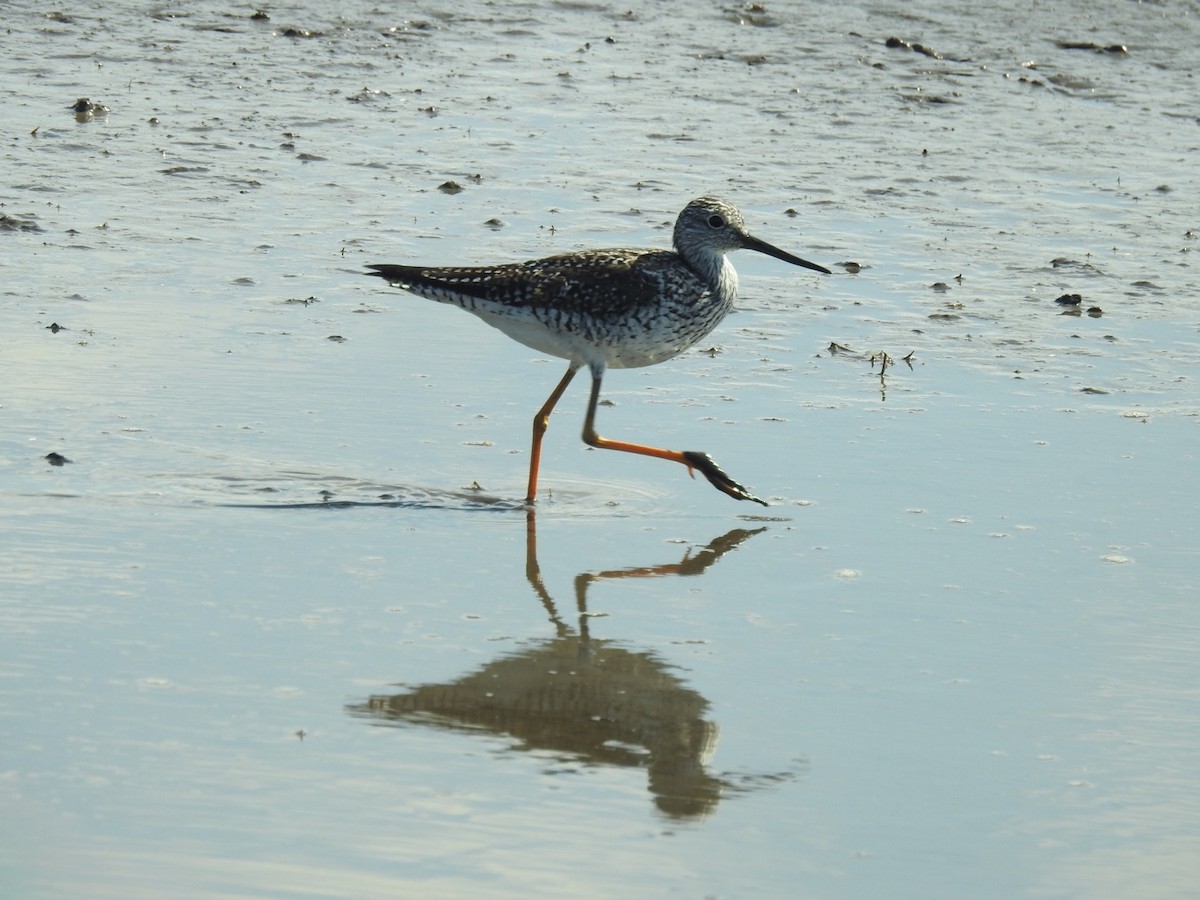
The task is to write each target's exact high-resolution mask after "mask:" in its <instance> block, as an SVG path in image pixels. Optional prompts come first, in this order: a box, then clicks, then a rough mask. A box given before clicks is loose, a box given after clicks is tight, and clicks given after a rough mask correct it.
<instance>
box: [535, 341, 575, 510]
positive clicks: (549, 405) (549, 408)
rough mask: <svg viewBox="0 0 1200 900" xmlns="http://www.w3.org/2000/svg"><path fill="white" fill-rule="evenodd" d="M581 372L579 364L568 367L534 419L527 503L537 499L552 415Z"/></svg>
mask: <svg viewBox="0 0 1200 900" xmlns="http://www.w3.org/2000/svg"><path fill="white" fill-rule="evenodd" d="M578 371H579V364H578V363H571V365H569V366H568V367H567V374H566V375H564V376H563V377H562V381H560V382H559V383H558V386H557V387H555V388H554V390H552V391H551V392H550V396H549V397H547V398H546V402H545V403H543V404H542V408H541V409H539V410H538V411H537V415H536V416H534V417H533V444H532V446H531V447H530V448H529V487H528V488H527V489H526V490H525V502H526V503H532V502H533V501H534V498H536V497H537V484H538V466H539V465H540V464H541V459H542V437H543V436H544V435H545V434H546V428H547V426H549V424H550V413H552V412H554V407H555V405H556V404H557V403H558V401H559V399H560V398H561V397H562V395H563V391H565V390H566V389H567V385H569V384H570V383H571V379H572V378H574V377H575V373H576V372H578Z"/></svg>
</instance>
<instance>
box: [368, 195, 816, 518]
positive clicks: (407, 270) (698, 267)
mask: <svg viewBox="0 0 1200 900" xmlns="http://www.w3.org/2000/svg"><path fill="white" fill-rule="evenodd" d="M674 244H675V250H674V251H671V250H631V249H620V248H619V249H612V250H580V251H578V252H575V253H564V254H561V255H559V256H550V257H546V258H545V259H535V260H530V261H529V262H522V263H508V264H503V265H496V266H410V265H387V264H381V265H370V266H367V268H368V269H370V270H371V272H370V273H369V274H371V275H377V276H379V277H380V278H383V279H384V280H386V281H387V282H388V284H390V285H393V286H394V287H398V288H403V289H404V290H406V291H409V292H411V293H413V294H417V295H418V296H421V297H426V298H428V299H430V300H437V301H438V302H440V303H450V304H453V305H454V306H460V307H462V308H463V309H465V310H466V311H467V312H471V313H474V314H475V315H477V316H478V317H479V318H481V319H483V321H485V322H487V323H488V324H489V325H492V326H494V327H496V328H499V329H500V330H501V331H503V332H504V333H505V334H507V335H508V336H509V337H510V338H513V339H514V340H517V341H520V342H521V343H522V344H524V345H525V346H527V347H532V348H533V349H534V350H537V351H539V352H540V353H548V354H550V355H551V356H557V357H560V358H561V359H565V360H567V372H566V374H565V375H563V377H562V380H561V381H559V382H558V384H557V385H556V386H555V388H554V390H553V391H551V392H550V396H549V397H547V398H546V402H545V403H543V404H542V408H541V409H539V410H538V412H537V415H536V416H534V417H533V444H532V446H531V449H530V457H529V484H528V488H527V490H526V494H525V502H526V503H527V504H532V503H533V502H534V500H535V499H536V497H537V488H538V466H539V464H540V460H541V455H542V438H543V436H544V435H545V433H546V428H547V425H548V424H549V421H550V413H551V412H553V410H554V407H555V405H556V404H557V403H558V401H559V400H560V399H561V398H562V395H563V392H565V391H566V389H567V386H568V385H569V384H570V383H571V379H573V378H574V377H575V375H576V373H577V372H578V371H579V370H580V369H581V368H583V367H584V366H587V367H588V370H589V371H590V372H591V376H592V391H591V395H590V397H589V399H588V407H587V415H586V416H585V417H584V420H583V441H584V443H586V444H588V445H589V446H591V447H596V448H598V449H601V450H620V451H622V452H625V453H638V454H641V455H643V456H652V457H655V458H657V459H666V460H670V461H671V462H677V463H682V464H683V465H684V466H686V467H687V469H688V474H690V475H692V477H695V475H694V472H695V471H699V472H700V473H701V474H702V475H704V477H705V478H707V479H708V480H709V482H710V483H711V484H712V485H713V487H715V488H716V489H717V490H719V491H723V492H725V493H726V494H728V495H729V496H730V497H733V498H734V499H736V500H752V501H754V502H755V503H761V504H762V505H763V506H766V505H767V502H766V501H765V500H761V499H759V498H758V497H755V496H754V495H753V494H751V493H750V492H749V491H748V490H747V489H746V488H744V487H743V486H742V485H740V484H738V483H737V482H736V481H734V480H733V479H732V478H730V477H729V476H728V475H726V474H725V472H724V471H722V470H721V468H720V467H719V466H718V465H717V464H716V463H715V462H714V461H713V459H712V457H710V456H709V455H708V454H707V453H702V452H700V451H697V450H662V449H659V448H658V447H648V446H646V445H644V444H632V443H627V442H625V441H614V440H609V439H608V438H603V437H601V436H600V435H599V434H597V433H596V405H597V403H598V402H599V400H600V382H601V380H602V379H603V378H604V373H605V371H606V370H607V369H610V368H612V369H629V368H636V367H638V366H652V365H654V364H655V363H660V362H662V361H663V360H666V359H670V358H671V357H672V356H677V355H678V354H680V353H682V352H683V351H684V350H686V349H687V348H688V347H691V346H692V345H693V344H695V343H696V342H697V341H699V340H700V339H701V338H703V337H704V336H705V335H707V334H708V333H709V332H710V331H712V330H713V329H714V328H716V327H717V325H718V324H719V323H720V321H721V320H722V319H724V318H725V315H726V313H728V312H729V310H730V308H731V307H732V306H733V302H734V299H735V297H736V296H737V284H738V279H737V273H736V272H735V271H734V269H733V266H732V265H731V264H730V262H729V260H727V259H726V258H725V254H726V253H728V252H730V251H731V250H757V251H758V252H759V253H765V254H766V255H767V256H773V257H775V258H776V259H779V260H782V261H783V262H786V263H791V264H792V265H794V266H803V267H805V268H807V269H813V270H815V271H817V272H823V273H825V274H826V275H831V274H833V273H831V272H830V271H829V270H828V269H826V268H825V267H824V266H819V265H817V264H816V263H812V262H809V261H808V260H805V259H801V258H800V257H798V256H793V255H792V254H790V253H787V252H785V251H783V250H780V249H779V248H778V247H773V246H771V245H770V244H768V243H767V242H766V241H761V240H759V239H758V238H756V237H754V236H752V235H751V234H750V233H749V232H748V231H747V230H746V223H745V221H744V220H743V219H742V214H741V213H740V212H738V210H737V209H736V208H735V207H734V206H732V205H731V204H729V203H726V202H725V201H723V200H717V199H715V198H713V197H701V198H700V199H698V200H693V201H692V202H691V203H689V204H688V205H687V206H686V207H684V210H683V212H681V213H680V214H679V218H678V220H676V222H675V234H674Z"/></svg>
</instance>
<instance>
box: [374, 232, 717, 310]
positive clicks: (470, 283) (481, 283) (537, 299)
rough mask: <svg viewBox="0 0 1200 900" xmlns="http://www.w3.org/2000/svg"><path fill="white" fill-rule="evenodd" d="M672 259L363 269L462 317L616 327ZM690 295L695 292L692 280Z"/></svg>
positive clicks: (658, 291)
mask: <svg viewBox="0 0 1200 900" xmlns="http://www.w3.org/2000/svg"><path fill="white" fill-rule="evenodd" d="M678 266H679V262H678V257H677V256H676V255H675V254H673V253H670V252H668V251H662V250H625V249H614V250H591V251H585V252H582V253H567V254H562V255H560V256H550V257H546V258H545V259H535V260H530V261H529V262H523V263H508V264H505V265H499V266H405V265H382V264H381V265H370V266H367V268H368V269H370V270H371V274H372V275H377V276H379V277H380V278H383V279H384V280H386V281H387V282H388V283H389V284H392V285H395V286H396V287H400V288H403V289H404V290H407V291H410V292H412V293H414V294H417V295H419V296H422V297H426V298H428V299H430V300H437V301H440V302H442V303H452V304H455V305H457V306H461V307H462V308H463V309H466V310H468V311H470V312H480V311H488V310H489V309H490V310H491V311H493V312H501V311H502V308H503V309H508V310H516V309H523V310H528V311H530V312H532V313H535V314H536V312H538V311H548V310H553V311H554V314H555V318H562V317H568V318H569V317H571V316H584V317H587V318H590V319H593V320H621V319H623V318H627V317H629V316H631V315H634V316H636V315H637V314H638V313H639V312H644V311H645V310H647V309H649V308H653V307H654V306H656V305H657V304H658V303H660V302H661V301H662V298H663V273H664V272H666V271H671V270H672V269H677V268H678ZM697 289H698V291H699V290H702V289H703V288H702V285H701V284H700V282H699V280H698V279H697Z"/></svg>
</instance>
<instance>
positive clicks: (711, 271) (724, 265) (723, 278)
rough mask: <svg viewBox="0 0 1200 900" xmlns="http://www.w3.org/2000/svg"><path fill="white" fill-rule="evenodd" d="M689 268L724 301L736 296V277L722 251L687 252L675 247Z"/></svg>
mask: <svg viewBox="0 0 1200 900" xmlns="http://www.w3.org/2000/svg"><path fill="white" fill-rule="evenodd" d="M677 250H678V253H679V255H680V256H682V257H683V260H684V262H686V263H687V266H688V268H689V269H691V270H692V271H693V272H695V273H696V275H697V276H698V277H699V278H700V280H701V281H703V282H704V283H705V285H707V286H708V289H709V291H711V292H712V293H713V294H715V295H716V296H718V297H720V298H721V299H722V300H723V301H724V302H725V303H728V304H731V303H733V300H734V298H735V297H736V296H737V289H738V277H737V272H736V271H734V268H733V263H731V262H730V261H729V259H728V257H726V256H725V254H724V253H689V252H688V250H687V249H686V248H685V247H677Z"/></svg>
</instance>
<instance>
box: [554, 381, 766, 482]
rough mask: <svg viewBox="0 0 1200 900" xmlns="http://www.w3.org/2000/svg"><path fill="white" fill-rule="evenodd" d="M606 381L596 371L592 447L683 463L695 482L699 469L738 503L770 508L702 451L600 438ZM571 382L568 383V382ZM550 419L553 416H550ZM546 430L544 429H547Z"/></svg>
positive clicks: (587, 437)
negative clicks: (598, 424) (602, 384)
mask: <svg viewBox="0 0 1200 900" xmlns="http://www.w3.org/2000/svg"><path fill="white" fill-rule="evenodd" d="M567 374H568V376H570V375H574V374H575V373H574V371H570V372H568V373H567ZM603 377H604V372H603V370H601V371H596V370H595V369H593V370H592V394H591V397H590V398H589V399H588V408H587V416H586V417H585V418H584V420H583V442H584V443H585V444H587V445H588V446H589V447H595V448H597V449H599V450H620V451H621V452H622V453H638V454H641V455H642V456H653V457H654V458H655V459H666V460H670V461H671V462H677V463H681V464H682V465H685V466H687V470H688V474H689V475H691V476H692V477H693V478H695V477H696V476H695V472H694V471H693V470H696V469H699V470H700V474H702V475H703V476H704V477H705V478H707V479H708V480H709V483H710V484H712V486H713V487H715V488H716V489H717V490H718V491H722V492H723V493H726V494H728V495H729V496H730V497H733V499H735V500H753V501H754V502H755V503H761V504H762V505H763V506H766V505H767V501H765V500H760V499H759V498H758V497H755V496H754V495H753V494H751V493H750V492H749V491H748V490H746V489H745V488H744V487H742V485H740V484H738V483H737V482H736V481H734V480H733V479H732V478H730V477H729V476H728V475H726V474H725V473H724V472H723V471H722V470H721V468H720V466H718V465H717V464H716V463H715V462H713V458H712V457H711V456H709V455H708V454H707V453H701V452H700V451H698V450H660V449H659V448H658V447H647V446H646V445H645V444H629V443H626V442H624V441H610V440H609V439H608V438H603V437H600V435H598V434H597V433H596V405H597V404H598V403H599V402H600V381H601V379H602V378H603ZM566 380H569V378H568V379H564V381H566ZM564 387H566V385H565V384H560V385H559V386H558V389H557V390H556V391H555V393H554V394H551V395H550V399H551V400H552V401H553V400H557V399H558V395H559V394H561V393H562V390H561V389H562V388H564ZM547 405H549V406H553V403H550V402H549V401H548V403H547ZM543 411H544V412H545V410H543ZM546 414H547V415H549V413H548V412H547V413H546ZM536 427H537V420H536V419H535V420H534V428H535V431H536ZM543 430H545V429H544V427H543Z"/></svg>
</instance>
